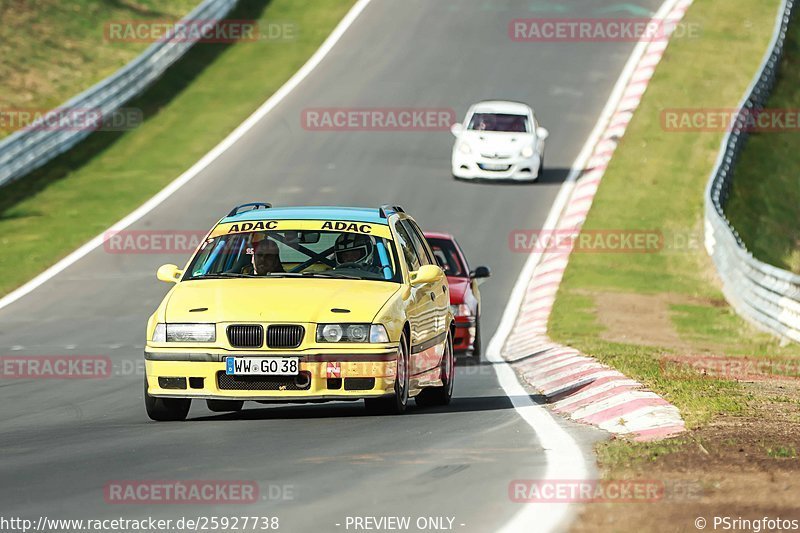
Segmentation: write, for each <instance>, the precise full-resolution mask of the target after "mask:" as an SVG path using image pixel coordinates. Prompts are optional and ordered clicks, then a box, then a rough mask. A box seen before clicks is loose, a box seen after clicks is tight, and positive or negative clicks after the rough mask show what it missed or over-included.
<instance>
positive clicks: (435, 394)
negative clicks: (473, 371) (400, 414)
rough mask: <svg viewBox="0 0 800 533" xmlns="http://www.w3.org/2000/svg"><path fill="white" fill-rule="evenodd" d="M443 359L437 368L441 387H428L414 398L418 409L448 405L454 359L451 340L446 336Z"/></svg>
mask: <svg viewBox="0 0 800 533" xmlns="http://www.w3.org/2000/svg"><path fill="white" fill-rule="evenodd" d="M444 350H445V352H444V357H442V364H441V366H440V367H439V369H440V372H441V378H442V386H441V387H428V388H427V389H424V390H423V391H422V392H420V393H419V395H418V396H417V397H416V398H415V401H416V402H417V405H419V406H420V407H432V406H437V405H449V404H450V400H451V399H452V398H453V382H454V381H455V380H454V377H455V373H456V359H455V355H454V354H453V339H452V338H451V337H450V335H449V334H448V335H447V342H446V344H445V349H444Z"/></svg>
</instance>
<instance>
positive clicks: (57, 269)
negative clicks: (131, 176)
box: [0, 0, 371, 309]
mask: <svg viewBox="0 0 800 533" xmlns="http://www.w3.org/2000/svg"><path fill="white" fill-rule="evenodd" d="M370 2H371V0H358V1H357V2H356V3H355V4H354V5H353V7H351V8H350V11H348V12H347V14H346V15H345V16H344V18H342V20H341V21H339V24H337V25H336V27H335V28H334V29H333V31H332V32H331V34H330V35H328V38H327V39H325V41H324V42H323V43H322V44H321V45H320V47H319V48H318V49H317V50H316V52H314V54H313V55H312V56H311V57H310V58H309V59H308V61H306V63H305V64H304V65H303V66H302V67H300V70H298V71H297V72H295V74H294V75H293V76H292V77H291V78H289V79H288V80H287V81H286V83H284V84H283V85H282V86H281V87H280V89H278V90H277V91H276V92H275V93H274V94H273V95H272V96H270V97H269V98H268V99H267V100H266V101H265V102H264V103H263V104H261V107H259V108H258V109H256V110H255V111H254V112H253V114H251V115H250V116H249V117H247V119H245V121H244V122H242V123H241V124H240V125H239V126H237V127H236V129H235V130H233V131H232V132H231V133H230V134H228V136H227V137H225V138H224V139H223V140H222V141H220V143H219V144H217V145H216V146H215V147H214V148H212V149H211V151H210V152H208V153H207V154H206V155H204V156H203V157H202V158H201V159H200V160H199V161H197V162H196V163H195V164H194V165H192V166H191V167H190V168H189V169H188V170H186V171H185V172H184V173H183V174H181V175H180V176H178V177H177V178H175V180H173V181H172V182H171V183H169V184H168V185H167V186H166V187H164V188H163V189H161V190H160V191H159V192H158V193H156V195H155V196H153V197H151V198H150V199H149V200H147V201H146V202H145V203H144V204H142V205H141V206H139V207H138V208H137V209H136V210H135V211H133V212H131V213H130V214H128V215H127V216H125V218H123V219H122V220H120V221H119V222H117V223H116V224H114V225H113V226H111V227H110V228H108V229H107V230H105V231H104V232H103V233H101V234H100V235H97V236H96V237H94V238H93V239H92V240H90V241H89V242H87V243H85V244H84V245H82V246H81V247H80V248H78V249H77V250H75V251H73V252H72V253H70V254H69V255H67V256H66V257H64V258H63V259H61V260H60V261H58V262H57V263H56V264H54V265H53V266H51V267H50V268H48V269H47V270H45V271H44V272H42V273H41V274H39V275H38V276H36V277H35V278H33V279H32V280H30V281H28V282H27V283H25V284H23V285H22V286H21V287H18V288H17V289H15V290H13V291H11V292H10V293H8V294H7V295H5V296H4V297H2V298H0V309H3V308H4V307H7V306H8V305H10V304H12V303H13V302H16V301H17V300H19V299H20V298H22V297H23V296H25V295H27V294H29V293H31V292H33V291H34V290H35V289H37V288H38V287H40V286H41V285H43V284H44V283H46V282H47V281H49V280H50V279H52V278H53V277H55V276H56V275H58V274H59V273H61V272H62V271H64V270H65V269H67V268H68V267H70V266H71V265H73V264H75V263H77V262H78V261H79V260H81V259H82V258H83V257H85V256H86V255H88V254H89V252H91V251H92V250H94V249H95V248H97V247H99V246H100V245H102V244H103V242H104V241H105V240H106V238H107V237H108V234H109V233H113V232H117V231H120V230H123V229H125V228H127V227H128V226H130V225H131V224H133V223H134V222H136V221H137V220H139V219H140V218H142V217H143V216H145V215H146V214H147V213H149V212H150V211H152V210H153V209H155V208H156V207H158V205H159V204H161V203H162V202H164V201H165V200H166V199H167V198H169V197H170V196H172V195H173V194H174V193H175V192H176V191H177V190H178V189H180V188H181V187H183V186H184V185H186V184H187V183H188V182H189V181H191V180H192V179H193V178H194V177H195V176H197V175H198V174H200V172H202V171H203V170H204V169H205V168H206V167H208V166H209V165H210V164H211V163H212V162H213V161H214V160H216V159H217V158H218V157H219V156H220V155H222V154H223V153H224V152H225V151H226V150H228V148H230V147H231V146H233V145H234V144H235V143H236V142H237V141H238V140H239V139H241V138H242V137H243V136H244V135H245V134H246V133H247V132H248V131H249V130H250V129H251V128H252V127H253V126H254V125H255V124H256V123H258V121H260V120H261V119H262V118H264V117H265V116H266V115H267V114H268V113H269V112H270V111H272V110H273V109H274V108H275V107H276V106H277V105H278V104H279V103H280V102H281V101H282V100H283V99H284V98H286V96H288V95H289V93H291V92H292V91H293V90H294V89H295V88H296V87H297V86H298V85H300V83H301V82H302V81H303V80H304V79H306V77H307V76H308V75H309V74H310V73H311V72H312V71H313V70H314V69H315V68H316V67H317V65H319V64H320V63H321V62H322V60H323V59H324V58H325V56H327V55H328V53H329V52H330V51H331V50H332V49H333V47H334V46H335V45H336V43H337V42H338V41H339V39H341V37H342V35H344V33H345V32H346V31H347V29H348V28H349V27H350V26H351V25H352V24H353V22H354V21H355V20H356V18H358V16H359V15H360V14H361V12H362V11H363V10H364V8H366V7H367V5H368V4H369V3H370Z"/></svg>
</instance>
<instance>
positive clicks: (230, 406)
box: [206, 400, 244, 413]
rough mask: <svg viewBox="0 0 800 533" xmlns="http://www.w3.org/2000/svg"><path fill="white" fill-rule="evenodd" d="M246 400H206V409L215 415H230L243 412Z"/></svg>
mask: <svg viewBox="0 0 800 533" xmlns="http://www.w3.org/2000/svg"><path fill="white" fill-rule="evenodd" d="M243 406H244V400H206V407H208V410H209V411H213V412H214V413H230V412H232V411H241V410H242V407H243Z"/></svg>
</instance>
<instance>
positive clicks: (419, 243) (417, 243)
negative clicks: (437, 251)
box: [402, 219, 438, 265]
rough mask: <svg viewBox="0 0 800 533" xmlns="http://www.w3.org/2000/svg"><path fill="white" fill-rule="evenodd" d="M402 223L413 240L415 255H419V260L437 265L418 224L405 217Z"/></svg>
mask: <svg viewBox="0 0 800 533" xmlns="http://www.w3.org/2000/svg"><path fill="white" fill-rule="evenodd" d="M402 224H403V226H405V227H406V229H407V230H408V233H409V234H410V235H411V240H413V241H414V248H416V250H417V255H418V256H419V260H420V262H421V263H422V264H423V265H438V263H437V262H436V258H435V257H434V255H433V251H432V250H431V247H430V246H429V245H428V241H426V240H425V236H424V235H423V234H422V230H421V229H419V226H417V224H416V222H414V221H413V220H409V219H407V220H404V221H403V222H402Z"/></svg>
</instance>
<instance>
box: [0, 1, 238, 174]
mask: <svg viewBox="0 0 800 533" xmlns="http://www.w3.org/2000/svg"><path fill="white" fill-rule="evenodd" d="M237 1H238V0H203V1H202V2H201V3H200V4H199V5H198V6H197V7H196V8H195V9H193V10H192V11H191V13H189V14H188V15H186V16H185V17H184V18H183V19H181V22H183V23H187V24H190V23H191V22H192V21H195V22H198V21H214V20H219V19H222V18H223V17H225V16H226V15H227V14H228V13H229V12H230V10H231V9H233V7H234V6H235V5H236V3H237ZM195 42H196V40H191V39H189V38H186V39H172V40H169V39H165V40H163V41H159V42H156V43H154V44H152V45H151V46H149V47H148V48H147V50H145V51H144V52H142V54H141V55H139V56H138V57H136V59H134V60H132V61H131V62H130V63H128V64H127V65H125V66H124V67H122V68H121V69H120V70H118V71H117V72H115V73H114V74H112V75H111V76H109V77H108V78H106V79H104V80H103V81H101V82H99V83H98V84H96V85H94V86H93V87H91V88H89V89H87V90H86V91H84V92H82V93H80V94H79V95H77V96H75V97H74V98H72V99H71V100H69V101H68V102H66V103H64V104H62V105H61V106H59V107H58V108H56V109H55V110H52V111H51V112H50V113H53V114H54V115H56V116H58V115H60V116H63V117H70V116H73V115H75V114H76V113H75V110H79V111H86V110H91V113H93V114H97V115H99V116H101V117H108V116H112V115H113V113H114V112H116V111H117V110H119V109H120V107H122V105H123V104H125V103H126V102H128V101H129V100H130V99H131V98H133V97H135V96H137V95H138V94H141V93H142V92H143V91H144V90H145V89H146V88H147V87H148V86H149V85H150V84H151V83H153V82H154V81H155V80H156V79H157V78H158V77H159V76H161V74H162V73H163V72H164V71H165V70H166V69H167V68H168V67H169V66H170V65H172V64H173V63H174V62H175V61H177V60H178V59H180V58H181V57H182V56H183V55H184V54H185V53H186V52H187V51H188V50H189V49H190V48H191V47H192V46H193V45H194V44H195ZM93 131H95V128H93V127H78V126H76V127H57V128H48V127H43V126H42V125H41V124H38V125H37V124H36V123H34V124H31V125H30V126H28V127H26V128H24V129H21V130H19V131H16V132H14V133H13V134H11V135H9V136H8V137H6V138H5V139H3V140H2V141H0V187H2V186H3V185H6V184H7V183H10V182H11V181H13V180H16V179H18V178H21V177H22V176H25V175H26V174H28V173H29V172H31V171H32V170H35V169H36V168H38V167H40V166H42V165H44V164H45V163H47V162H48V161H50V160H51V159H53V158H55V157H56V156H58V155H60V154H62V153H64V152H66V151H67V150H69V149H70V148H72V147H73V146H75V145H76V144H78V143H79V142H80V141H82V140H83V139H85V138H86V137H88V136H89V135H90V134H91V133H92V132H93Z"/></svg>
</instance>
